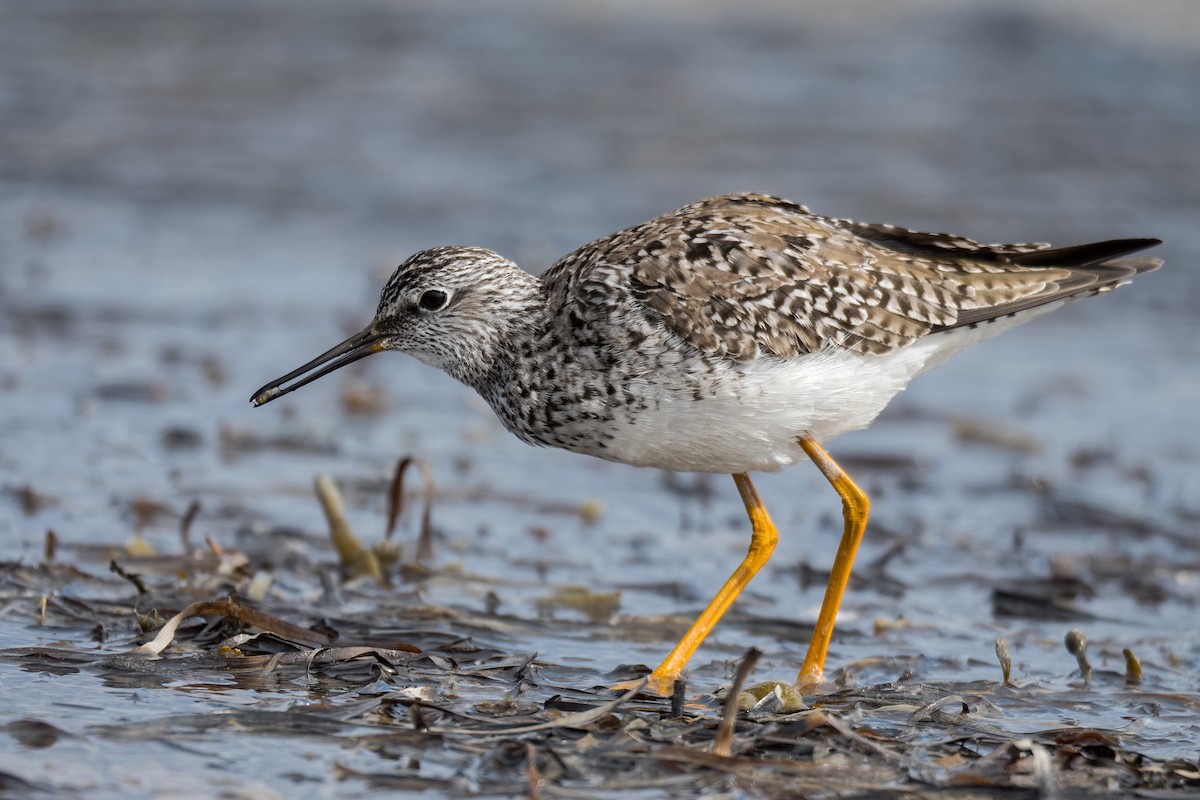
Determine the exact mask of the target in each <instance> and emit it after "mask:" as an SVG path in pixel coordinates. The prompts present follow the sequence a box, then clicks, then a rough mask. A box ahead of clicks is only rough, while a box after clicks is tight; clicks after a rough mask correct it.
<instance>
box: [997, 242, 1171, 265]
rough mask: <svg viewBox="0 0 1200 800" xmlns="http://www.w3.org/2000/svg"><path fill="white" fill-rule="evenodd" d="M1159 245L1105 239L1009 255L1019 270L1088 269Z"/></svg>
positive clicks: (1158, 243)
mask: <svg viewBox="0 0 1200 800" xmlns="http://www.w3.org/2000/svg"><path fill="white" fill-rule="evenodd" d="M1160 244H1162V240H1161V239H1109V240H1107V241H1103V242H1089V243H1088V244H1077V245H1073V246H1070V247H1054V248H1051V249H1049V250H1035V251H1033V252H1032V253H1021V254H1019V255H1015V256H1010V257H1009V258H1010V259H1011V260H1012V262H1013V263H1014V264H1020V265H1021V266H1022V267H1088V266H1091V265H1093V264H1100V263H1103V262H1105V261H1111V260H1112V259H1114V258H1120V257H1121V256H1127V255H1129V254H1130V253H1136V252H1138V251H1139V250H1145V249H1147V248H1149V247H1155V246H1157V245H1160Z"/></svg>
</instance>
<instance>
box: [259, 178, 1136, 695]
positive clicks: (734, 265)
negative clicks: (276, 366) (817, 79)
mask: <svg viewBox="0 0 1200 800" xmlns="http://www.w3.org/2000/svg"><path fill="white" fill-rule="evenodd" d="M1157 243H1158V242H1157V240H1155V239H1123V240H1114V241H1107V242H1097V243H1094V244H1087V245H1080V246H1076V247H1065V248H1059V249H1050V247H1049V246H1048V245H1044V244H1009V245H998V244H994V245H985V244H979V243H976V242H973V241H971V240H969V239H964V238H961V237H957V236H951V235H948V234H937V233H917V232H913V231H907V230H904V229H901V228H894V227H890V226H887V225H863V224H858V223H853V222H848V221H845V220H838V219H830V218H827V217H821V216H817V215H815V214H812V213H810V212H809V211H808V210H807V209H805V208H803V207H802V206H798V205H795V204H793V203H789V202H787V201H786V200H780V199H777V198H774V197H767V196H764V195H753V194H746V195H726V196H721V197H713V198H710V199H708V200H703V201H701V202H699V203H694V204H692V205H690V206H686V207H684V208H681V209H679V210H678V211H673V212H671V213H669V214H664V215H663V216H661V217H657V218H655V219H652V220H650V221H649V222H646V223H643V224H641V225H637V226H634V227H632V228H628V229H626V230H622V231H618V232H617V233H613V234H611V235H609V236H605V237H603V238H600V239H597V240H596V241H594V242H592V243H590V244H587V245H585V246H583V247H581V248H579V249H578V250H576V251H575V252H573V253H570V254H568V255H566V256H564V257H563V258H562V259H560V260H559V261H558V262H557V263H555V264H554V265H553V266H552V267H551V268H550V269H549V270H547V271H546V273H545V274H544V275H543V276H542V278H541V279H538V278H535V277H533V276H532V275H530V274H529V273H526V272H524V271H522V270H521V269H520V268H519V267H517V266H516V265H515V264H513V263H512V262H510V261H508V260H506V259H504V258H502V257H501V256H499V255H497V254H496V253H493V252H491V251H490V250H483V249H480V248H474V247H438V248H434V249H431V250H425V251H423V252H420V253H417V254H416V255H414V256H412V257H411V258H409V259H408V260H407V261H406V262H405V263H403V264H401V265H400V267H398V268H397V269H396V271H395V273H394V274H393V275H392V277H391V279H390V280H389V281H388V283H387V285H386V287H385V288H384V290H383V294H382V296H381V299H380V302H379V308H378V310H377V311H376V314H375V318H374V320H373V321H372V322H371V324H370V325H369V326H367V328H366V329H365V330H364V331H362V332H361V333H359V334H357V335H355V336H353V337H351V338H350V339H348V340H347V341H346V342H343V343H342V344H341V345H338V346H337V347H335V348H333V349H332V350H330V351H329V352H327V353H325V354H324V355H322V356H320V357H318V358H317V359H315V360H313V361H311V362H309V363H308V364H306V365H304V366H303V367H301V368H300V369H298V370H295V371H294V372H292V373H289V374H288V375H285V376H284V377H283V378H281V379H279V380H277V381H274V382H272V383H270V384H268V385H267V386H264V387H263V388H262V389H260V390H259V391H258V392H256V393H255V395H254V398H253V402H254V403H255V404H256V405H260V404H262V403H266V402H268V401H270V400H272V399H274V398H276V397H279V396H280V395H282V394H286V393H287V392H290V391H292V390H293V389H296V388H299V387H300V386H303V385H305V384H306V383H308V382H310V381H312V380H315V379H316V378H318V377H320V376H321V375H324V374H326V373H327V372H329V371H331V370H333V369H336V368H338V367H340V366H343V365H345V364H348V363H350V362H352V361H355V360H357V359H359V358H362V357H364V356H367V355H370V354H371V353H375V352H379V351H381V350H401V351H404V352H408V353H410V354H412V355H413V356H415V357H417V358H419V359H420V360H422V361H424V362H425V363H427V364H430V365H433V366H436V367H439V368H441V369H444V370H445V371H446V372H448V373H450V374H451V375H453V376H454V377H455V378H457V379H459V380H461V381H462V382H463V383H465V384H467V385H469V386H471V387H472V388H474V389H475V390H477V391H478V392H479V393H480V395H482V396H483V397H484V398H485V399H486V400H487V402H488V403H489V404H490V405H491V406H492V408H493V409H494V410H495V412H496V414H497V416H498V417H499V418H500V420H501V421H502V422H503V424H504V425H505V427H507V428H508V429H509V430H510V431H512V432H513V433H515V434H516V435H517V436H519V437H520V438H522V439H523V440H525V441H527V442H530V443H533V444H540V445H547V446H552V447H561V448H565V449H568V450H573V451H575V452H580V453H585V454H588V455H594V456H598V457H600V458H605V459H609V460H611V461H618V462H622V463H626V464H633V465H636V466H654V467H662V468H665V469H674V470H686V471H703V472H729V473H733V474H734V479H735V481H736V482H737V485H738V489H739V491H740V493H741V495H742V499H743V501H744V503H745V505H746V510H747V513H748V515H749V517H750V520H751V522H752V526H753V536H752V543H751V547H750V552H749V554H748V555H747V557H746V559H745V560H744V561H743V562H742V564H741V566H739V568H738V570H737V571H736V572H735V573H734V575H733V576H732V577H731V578H730V580H729V582H728V583H727V584H726V586H725V588H724V589H723V590H722V591H721V593H720V594H719V595H718V596H717V598H716V599H714V601H713V602H712V603H711V604H710V605H709V607H708V608H707V609H706V610H705V612H704V614H703V615H702V616H701V618H700V619H699V620H697V622H696V623H695V625H694V626H693V627H692V629H691V630H690V631H689V632H688V634H687V635H686V636H685V637H684V639H683V640H682V641H681V642H680V644H679V645H678V646H677V647H676V648H675V650H673V651H672V653H671V655H669V656H668V657H667V659H666V660H665V661H664V662H663V663H662V665H660V666H659V668H658V669H657V670H655V671H654V673H653V674H652V676H651V685H652V687H653V688H655V689H657V690H659V691H668V690H669V689H670V685H671V682H672V681H673V680H674V679H675V678H676V677H678V675H679V673H680V670H682V668H683V665H684V664H685V663H686V661H687V659H688V657H689V656H690V655H691V653H692V652H693V651H694V650H695V648H696V647H697V646H698V645H699V643H700V641H701V640H702V639H703V637H704V635H705V634H706V633H707V631H708V630H709V629H710V628H711V627H712V625H714V624H715V623H716V621H717V619H719V618H720V616H721V614H722V613H724V611H725V609H726V608H727V607H728V605H729V603H730V602H732V600H733V598H734V597H736V596H737V594H738V593H739V592H740V591H741V589H742V588H743V587H744V586H745V585H746V583H747V582H748V581H749V580H750V578H751V577H752V576H753V575H754V573H755V572H757V570H758V569H759V568H760V567H761V566H762V565H763V564H764V563H765V562H766V560H767V558H768V557H769V555H770V552H771V550H772V548H773V547H774V542H775V539H776V533H775V528H774V526H773V525H772V524H771V522H770V519H769V517H768V515H767V512H766V509H765V508H764V507H763V505H762V502H761V501H760V500H759V499H758V496H757V494H756V493H755V491H754V488H753V485H752V484H751V482H750V478H749V476H748V475H747V474H746V473H748V472H751V471H755V470H772V469H777V468H779V467H780V466H784V465H787V464H790V463H792V462H794V461H797V460H799V459H805V458H808V459H811V460H812V461H814V463H816V465H817V466H818V468H819V469H820V470H821V472H822V474H824V475H825V477H826V478H827V479H828V480H829V481H830V483H831V484H832V485H833V486H834V488H835V489H836V490H837V491H838V494H839V496H840V497H841V498H842V502H843V513H844V517H845V523H846V526H845V532H844V534H843V540H842V545H841V547H839V551H838V559H837V561H836V562H835V564H834V569H833V571H832V573H831V576H832V577H831V579H830V585H829V589H828V590H827V593H826V599H825V602H824V604H823V605H822V609H821V613H820V615H819V617H818V620H817V624H816V633H815V634H814V638H813V643H812V644H811V645H810V648H809V652H808V656H807V657H806V659H805V662H804V668H803V669H802V671H801V677H800V679H799V683H801V684H805V685H807V684H811V683H813V682H817V681H819V680H820V675H821V669H822V665H823V663H824V660H825V653H826V649H827V647H828V644H829V636H830V634H831V633H832V630H833V624H834V619H835V617H836V614H837V609H838V604H839V603H840V600H841V596H842V592H843V591H844V589H845V586H846V582H847V581H848V579H849V574H850V566H851V564H852V563H853V559H854V553H855V551H856V550H857V547H858V542H859V540H860V538H861V536H862V532H863V530H864V528H865V525H866V518H867V509H868V506H869V503H868V501H867V497H866V495H865V494H864V493H863V492H862V491H861V490H860V489H859V488H858V487H857V486H855V485H854V483H853V481H851V480H850V478H849V476H847V475H846V474H845V473H844V472H843V471H842V470H841V468H840V467H838V465H837V464H836V462H834V461H833V459H832V458H830V457H829V455H828V453H826V452H825V451H824V449H823V448H822V447H821V444H820V443H822V442H825V441H828V440H830V439H832V438H833V437H835V436H838V435H839V434H841V433H844V432H846V431H849V430H854V429H856V428H861V427H864V426H866V425H868V424H870V422H871V421H872V420H873V419H874V418H875V417H876V415H878V414H879V412H880V411H881V410H882V409H883V408H884V407H885V406H886V405H887V404H888V403H889V402H890V401H891V399H892V398H893V397H894V396H895V395H896V394H897V393H898V392H900V391H901V390H903V389H904V387H905V386H906V385H907V384H908V382H909V381H911V380H912V379H913V378H914V377H915V376H917V375H918V374H920V373H922V372H924V371H925V370H927V369H930V368H931V367H933V366H936V365H937V364H939V363H941V362H942V361H944V360H945V359H947V358H949V357H950V356H952V355H953V354H954V353H956V352H959V351H961V350H963V349H965V348H967V347H969V346H971V345H972V344H975V343H977V342H979V341H981V340H983V339H985V338H987V337H989V336H992V335H994V334H996V333H999V332H1000V331H1002V330H1005V329H1007V328H1009V327H1012V326H1014V325H1017V324H1020V323H1021V322H1024V321H1026V320H1029V319H1032V318H1034V317H1036V316H1038V315H1040V314H1042V313H1046V312H1047V311H1050V310H1052V309H1053V308H1056V307H1058V306H1059V305H1061V304H1063V303H1064V302H1067V301H1069V300H1073V299H1077V298H1080V297H1085V296H1089V295H1092V294H1096V293H1099V292H1104V291H1108V290H1110V289H1112V288H1114V287H1116V286H1119V285H1121V284H1122V283H1124V282H1126V281H1127V280H1128V279H1129V278H1131V277H1132V276H1134V275H1136V274H1137V273H1139V272H1146V271H1149V270H1152V269H1156V268H1157V267H1158V266H1159V265H1160V262H1159V261H1157V260H1153V259H1123V258H1122V256H1125V255H1128V254H1129V253H1132V252H1135V251H1137V250H1140V249H1142V248H1145V247H1150V246H1152V245H1155V244H1157Z"/></svg>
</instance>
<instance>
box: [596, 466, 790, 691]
mask: <svg viewBox="0 0 1200 800" xmlns="http://www.w3.org/2000/svg"><path fill="white" fill-rule="evenodd" d="M733 481H734V483H736V484H737V487H738V491H739V492H740V493H741V495H742V502H743V503H745V505H746V514H747V515H748V516H749V517H750V525H751V533H750V550H749V552H747V553H746V557H745V558H744V559H742V563H741V564H739V565H738V568H737V569H735V570H734V571H733V574H732V575H730V576H729V580H727V581H725V585H724V586H722V587H721V591H719V592H717V596H716V597H714V598H713V599H712V602H711V603H709V604H708V608H706V609H704V612H703V613H702V614H701V615H700V616H699V618H697V619H696V621H695V622H694V623H692V627H691V628H689V629H688V632H687V633H685V634H684V635H683V638H682V639H680V640H679V644H677V645H675V649H674V650H672V651H671V653H670V655H668V656H667V657H666V659H664V660H663V662H662V663H661V664H659V665H658V669H656V670H654V672H652V673H650V680H649V683H647V684H646V688H647V689H650V690H651V691H655V692H657V693H659V694H662V695H669V694H670V693H671V690H672V689H673V688H674V685H675V681H676V679H677V678H678V677H679V675H680V673H682V672H683V668H684V666H685V665H686V664H687V662H688V659H690V658H691V657H692V653H694V652H696V648H697V647H699V646H700V643H701V642H702V641H704V637H705V636H708V632H709V631H711V630H712V629H713V626H714V625H716V624H717V621H718V620H719V619H721V615H723V614H724V613H725V611H726V610H728V608H729V606H730V605H732V604H733V601H734V600H735V599H736V598H737V596H738V595H739V594H741V593H742V589H745V588H746V584H748V583H750V579H751V578H753V577H754V576H755V574H756V573H757V572H758V571H759V570H760V569H762V566H763V564H766V563H767V559H769V558H770V557H771V553H772V552H773V551H774V550H775V543H776V542H777V541H779V534H778V532H776V530H775V525H774V524H773V523H772V522H771V517H770V516H769V515H768V514H767V509H766V506H764V505H763V502H762V500H761V499H760V498H759V496H758V492H756V491H755V490H754V484H753V483H751V482H750V476H749V475H747V474H746V473H744V472H739V473H737V474H736V475H734V476H733ZM629 683H630V684H636V683H637V681H630V682H629ZM616 688H625V684H622V685H620V686H618V687H616Z"/></svg>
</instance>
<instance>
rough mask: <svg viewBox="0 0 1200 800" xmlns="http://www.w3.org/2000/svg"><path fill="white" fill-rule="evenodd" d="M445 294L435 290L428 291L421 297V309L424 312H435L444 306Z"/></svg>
mask: <svg viewBox="0 0 1200 800" xmlns="http://www.w3.org/2000/svg"><path fill="white" fill-rule="evenodd" d="M447 299H448V298H447V297H446V293H445V292H439V291H438V290H437V289H430V290H429V291H427V292H425V294H423V295H421V301H420V302H421V308H423V309H425V310H426V311H437V310H438V309H439V308H441V307H442V306H444V305H446V300H447Z"/></svg>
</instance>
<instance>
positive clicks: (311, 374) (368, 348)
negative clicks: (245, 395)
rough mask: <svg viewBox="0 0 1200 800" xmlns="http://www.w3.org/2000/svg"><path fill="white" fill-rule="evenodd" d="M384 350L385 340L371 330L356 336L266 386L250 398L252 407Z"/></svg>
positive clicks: (263, 403)
mask: <svg viewBox="0 0 1200 800" xmlns="http://www.w3.org/2000/svg"><path fill="white" fill-rule="evenodd" d="M383 349H384V346H383V337H382V336H380V335H379V334H377V333H375V332H373V331H372V330H371V329H370V328H368V329H367V330H365V331H362V332H361V333H356V334H354V335H353V336H351V337H350V338H349V339H347V340H346V341H344V342H342V343H341V344H339V345H337V346H335V347H333V348H331V349H329V350H327V351H325V352H324V353H322V354H321V355H319V356H317V357H316V358H314V359H313V360H312V361H309V362H308V363H307V364H305V365H304V366H302V367H300V368H298V369H295V370H292V371H291V372H289V373H288V374H287V375H284V376H283V377H282V378H277V379H276V380H273V381H271V382H270V383H268V384H267V385H266V386H263V387H262V388H261V389H259V390H258V391H257V392H255V393H254V394H253V395H252V396H251V397H250V405H252V406H254V407H255V408H258V407H259V406H261V405H265V404H266V403H269V402H271V401H272V400H274V399H275V398H277V397H282V396H283V395H285V394H288V393H289V392H294V391H296V390H297V389H299V388H300V387H301V386H307V385H308V384H310V383H312V382H313V381H315V380H316V379H317V378H321V377H324V376H325V375H328V374H329V373H331V372H333V371H334V370H336V369H341V368H342V367H344V366H346V365H347V364H352V363H354V362H355V361H358V360H359V359H360V358H366V357H367V356H369V355H373V354H375V353H378V352H379V351H381V350H383ZM297 379H298V380H297Z"/></svg>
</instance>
